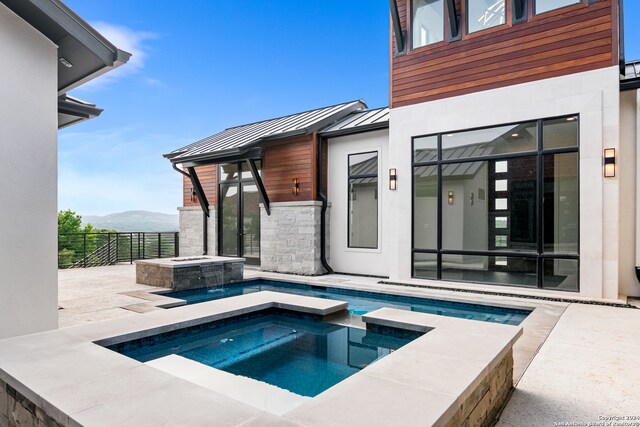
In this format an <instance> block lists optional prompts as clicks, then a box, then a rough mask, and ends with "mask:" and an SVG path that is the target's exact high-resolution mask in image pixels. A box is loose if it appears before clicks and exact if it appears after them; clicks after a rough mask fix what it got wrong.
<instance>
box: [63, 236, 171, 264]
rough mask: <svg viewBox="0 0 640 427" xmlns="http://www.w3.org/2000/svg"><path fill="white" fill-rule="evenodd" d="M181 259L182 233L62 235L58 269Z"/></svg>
mask: <svg viewBox="0 0 640 427" xmlns="http://www.w3.org/2000/svg"><path fill="white" fill-rule="evenodd" d="M179 255H180V248H179V245H178V232H174V231H172V232H160V233H149V232H128V233H115V232H114V233H59V234H58V268H85V267H96V266H101V265H113V264H117V263H119V262H129V263H133V261H135V260H138V259H150V258H170V257H177V256H179Z"/></svg>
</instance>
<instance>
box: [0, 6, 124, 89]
mask: <svg viewBox="0 0 640 427" xmlns="http://www.w3.org/2000/svg"><path fill="white" fill-rule="evenodd" d="M0 1H1V2H2V3H4V5H5V6H7V7H8V8H9V9H11V10H12V11H13V12H14V13H15V14H16V15H18V16H20V17H21V18H22V19H24V20H25V21H26V22H28V23H29V24H30V25H31V26H33V27H34V28H35V29H36V30H38V31H39V32H40V33H42V34H43V35H44V36H45V37H47V38H48V39H49V40H51V41H52V42H53V43H55V44H56V45H57V46H58V59H59V60H60V59H61V58H64V60H66V61H67V62H68V64H71V66H69V65H68V64H67V65H65V64H64V63H63V62H62V61H59V62H58V94H62V93H64V92H66V91H69V90H71V89H73V88H76V87H78V86H80V85H81V84H83V83H85V82H87V81H89V80H91V79H94V78H96V77H97V76H99V75H101V74H104V73H106V72H107V71H110V70H112V69H114V68H116V67H119V66H120V65H122V64H124V63H126V62H127V61H128V60H129V58H130V57H131V54H130V53H128V52H125V51H123V50H120V49H118V48H117V47H115V46H114V45H113V44H112V43H111V42H109V41H108V40H107V39H106V38H104V37H103V36H102V35H101V34H100V33H98V32H97V31H96V30H95V29H94V28H92V27H91V26H90V25H89V24H88V23H86V22H85V21H84V20H83V19H82V18H80V17H79V16H78V15H77V14H76V13H75V12H73V11H72V10H71V9H69V8H68V7H67V6H65V5H64V4H63V3H62V2H61V1H59V0H0Z"/></svg>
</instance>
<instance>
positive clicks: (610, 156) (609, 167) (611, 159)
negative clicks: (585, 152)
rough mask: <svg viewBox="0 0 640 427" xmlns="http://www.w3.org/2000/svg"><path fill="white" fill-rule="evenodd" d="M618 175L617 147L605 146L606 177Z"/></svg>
mask: <svg viewBox="0 0 640 427" xmlns="http://www.w3.org/2000/svg"><path fill="white" fill-rule="evenodd" d="M614 176H616V149H615V148H605V150H604V177H605V178H613V177H614Z"/></svg>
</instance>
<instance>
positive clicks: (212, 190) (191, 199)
mask: <svg viewBox="0 0 640 427" xmlns="http://www.w3.org/2000/svg"><path fill="white" fill-rule="evenodd" d="M196 174H197V175H198V178H199V179H200V184H201V185H202V189H203V190H204V194H205V195H206V196H207V200H208V201H209V206H217V205H218V194H217V193H218V166H217V165H206V166H199V167H197V168H196ZM192 188H193V186H192V185H191V180H190V179H189V178H187V177H186V176H183V179H182V205H183V206H200V203H199V202H198V199H197V198H196V196H192Z"/></svg>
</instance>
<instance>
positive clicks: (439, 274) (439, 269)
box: [436, 134, 442, 280]
mask: <svg viewBox="0 0 640 427" xmlns="http://www.w3.org/2000/svg"><path fill="white" fill-rule="evenodd" d="M441 159H442V134H440V135H438V166H437V167H438V207H437V210H436V212H438V221H437V223H438V237H437V240H438V241H437V249H438V255H437V257H436V258H437V260H436V271H437V275H436V277H437V278H438V280H442V163H441Z"/></svg>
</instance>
